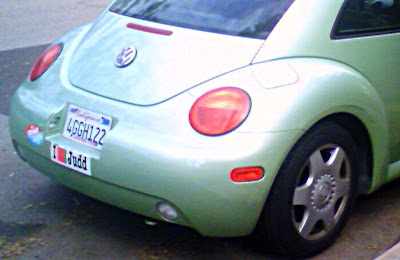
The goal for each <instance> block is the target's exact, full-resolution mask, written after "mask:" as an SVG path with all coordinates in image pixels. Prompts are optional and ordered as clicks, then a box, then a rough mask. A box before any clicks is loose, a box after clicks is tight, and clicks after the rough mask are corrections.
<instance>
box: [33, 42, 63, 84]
mask: <svg viewBox="0 0 400 260" xmlns="http://www.w3.org/2000/svg"><path fill="white" fill-rule="evenodd" d="M62 49H63V44H62V43H58V44H54V45H52V46H50V47H49V48H47V50H45V51H44V52H43V53H42V55H40V57H39V58H38V59H37V60H36V62H35V65H33V68H32V70H31V72H30V74H29V80H30V81H34V80H36V79H37V78H39V77H40V76H42V75H43V74H44V73H45V72H46V70H47V69H48V68H49V67H50V66H51V64H53V62H54V61H55V60H56V59H57V58H58V56H59V55H60V53H61V51H62Z"/></svg>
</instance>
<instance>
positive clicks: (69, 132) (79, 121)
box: [62, 104, 112, 151]
mask: <svg viewBox="0 0 400 260" xmlns="http://www.w3.org/2000/svg"><path fill="white" fill-rule="evenodd" d="M111 124H112V118H111V117H110V116H107V115H103V114H100V113H97V112H94V111H91V110H88V109H85V108H81V107H79V106H76V105H72V104H70V105H68V107H67V114H66V116H65V121H64V127H63V131H62V135H63V136H64V137H65V138H68V139H71V140H74V141H76V142H78V143H81V144H84V145H87V146H90V147H93V148H95V149H97V150H99V151H101V150H102V148H103V141H104V138H105V137H106V135H107V134H108V133H109V132H110V130H111Z"/></svg>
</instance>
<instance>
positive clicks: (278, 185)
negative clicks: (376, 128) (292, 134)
mask: <svg viewBox="0 0 400 260" xmlns="http://www.w3.org/2000/svg"><path fill="white" fill-rule="evenodd" d="M356 155H357V146H356V144H355V142H354V140H353V138H352V136H351V134H350V133H349V132H348V131H346V130H345V129H344V128H342V127H341V126H339V125H337V124H335V123H332V122H325V123H321V124H318V125H316V126H315V127H313V128H311V129H310V130H309V131H308V132H307V133H306V134H305V135H304V136H303V137H302V138H301V139H300V140H299V141H298V142H297V144H296V145H295V146H294V147H293V148H292V150H291V152H290V153H289V155H288V156H287V158H286V159H285V161H284V163H283V164H282V167H281V169H280V171H279V173H278V175H277V177H276V179H275V181H274V184H273V186H272V189H271V191H270V193H269V195H268V198H267V201H266V203H265V206H264V210H263V212H262V215H261V217H260V220H259V223H258V226H257V230H256V238H257V239H258V240H259V242H261V245H262V246H263V247H264V248H266V249H268V250H271V249H272V250H273V251H275V252H277V253H280V254H284V255H287V256H291V257H296V258H303V257H309V256H312V255H315V254H317V253H319V252H321V251H322V250H324V249H325V248H327V247H328V246H330V245H331V244H332V243H333V242H334V240H335V239H336V238H337V236H338V234H339V232H340V230H341V229H342V228H343V226H344V223H345V220H346V219H347V217H348V215H349V212H350V209H351V208H352V206H353V204H354V201H355V198H356V195H357V192H356V191H357V185H358V184H357V182H358V171H359V169H360V167H359V165H358V163H357V160H356ZM342 157H343V160H342V159H341V158H342ZM303 204H305V205H303Z"/></svg>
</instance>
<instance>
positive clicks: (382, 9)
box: [332, 0, 400, 38]
mask: <svg viewBox="0 0 400 260" xmlns="http://www.w3.org/2000/svg"><path fill="white" fill-rule="evenodd" d="M396 31H400V0H348V1H346V3H345V4H344V7H343V9H342V11H341V13H340V14H339V17H338V18H337V21H336V25H335V28H334V29H333V32H332V36H333V38H345V37H354V36H367V35H374V34H379V33H387V32H396Z"/></svg>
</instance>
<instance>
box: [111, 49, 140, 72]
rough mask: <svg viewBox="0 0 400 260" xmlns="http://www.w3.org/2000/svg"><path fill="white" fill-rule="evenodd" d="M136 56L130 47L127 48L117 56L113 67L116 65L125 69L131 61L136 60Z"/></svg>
mask: <svg viewBox="0 0 400 260" xmlns="http://www.w3.org/2000/svg"><path fill="white" fill-rule="evenodd" d="M136 55H137V51H136V49H135V48H134V47H132V46H129V47H127V48H125V49H123V50H122V51H121V52H120V53H119V54H118V56H117V60H116V63H115V65H117V67H119V68H123V67H126V66H128V65H129V64H131V63H132V61H133V60H134V59H135V58H136Z"/></svg>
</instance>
